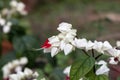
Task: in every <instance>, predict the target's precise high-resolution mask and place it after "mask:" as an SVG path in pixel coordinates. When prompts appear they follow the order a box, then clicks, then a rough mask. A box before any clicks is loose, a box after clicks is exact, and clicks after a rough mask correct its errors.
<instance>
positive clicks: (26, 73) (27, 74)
mask: <svg viewBox="0 0 120 80" xmlns="http://www.w3.org/2000/svg"><path fill="white" fill-rule="evenodd" d="M24 74H25V76H30V75H32V74H33V71H32V70H31V69H29V68H25V70H24Z"/></svg>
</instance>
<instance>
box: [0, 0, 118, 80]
mask: <svg viewBox="0 0 120 80" xmlns="http://www.w3.org/2000/svg"><path fill="white" fill-rule="evenodd" d="M21 1H23V2H24V3H25V4H26V6H27V7H26V10H27V11H28V12H29V14H28V15H27V16H26V17H24V18H23V19H22V20H21V22H20V23H21V24H22V25H26V26H29V29H27V30H28V34H29V35H25V36H22V37H17V38H15V39H14V41H12V42H13V45H14V50H13V51H12V52H10V54H7V55H3V56H2V57H1V61H3V63H0V66H1V67H2V66H3V65H4V64H5V63H7V62H8V61H9V60H12V59H15V58H19V57H21V56H23V55H24V56H27V57H28V58H29V60H30V61H31V62H30V63H29V64H28V66H29V67H31V68H37V69H40V70H42V71H43V72H44V75H45V76H49V79H50V80H62V79H63V77H64V76H63V74H62V70H63V69H64V68H65V67H66V66H68V65H70V64H71V63H72V62H73V59H74V58H75V57H78V58H79V56H78V55H79V54H78V55H76V54H70V55H68V56H64V54H58V55H57V56H56V57H54V58H51V57H50V55H49V54H43V52H42V51H38V52H34V51H31V50H30V49H32V48H39V47H40V46H41V45H42V44H43V42H44V41H45V40H46V39H47V38H48V37H51V36H52V35H56V34H57V33H58V31H57V30H56V29H57V27H58V24H59V23H61V22H68V23H71V24H72V25H73V28H76V29H77V30H78V35H79V37H80V38H87V39H91V40H95V39H97V40H102V41H104V40H108V41H110V42H111V43H112V44H113V45H115V41H117V40H120V0H21ZM8 2H9V0H0V8H2V7H4V6H6V7H7V4H8ZM30 35H32V36H30ZM22 42H23V43H25V44H24V45H22V44H21V43H22ZM21 46H22V47H21ZM23 46H24V47H23ZM13 53H14V54H15V55H14V54H13ZM21 53H22V55H21ZM73 53H74V52H73ZM78 53H80V52H78ZM16 54H17V56H16ZM8 57H9V59H8V60H7V59H6V58H8ZM1 61H0V62H1ZM47 63H49V64H47ZM43 64H45V66H44V65H43ZM34 65H36V66H34ZM54 68H55V69H54ZM58 71H60V74H59V73H57V72H58ZM56 74H58V76H56Z"/></svg>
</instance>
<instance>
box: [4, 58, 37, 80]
mask: <svg viewBox="0 0 120 80" xmlns="http://www.w3.org/2000/svg"><path fill="white" fill-rule="evenodd" d="M27 63H28V59H27V58H26V57H22V58H20V59H16V60H13V61H12V62H9V63H7V64H6V65H4V66H3V68H2V71H3V80H29V79H30V80H35V79H36V78H37V77H38V73H37V72H33V71H32V70H30V69H29V68H25V70H24V71H23V68H24V66H25V65H26V64H27Z"/></svg>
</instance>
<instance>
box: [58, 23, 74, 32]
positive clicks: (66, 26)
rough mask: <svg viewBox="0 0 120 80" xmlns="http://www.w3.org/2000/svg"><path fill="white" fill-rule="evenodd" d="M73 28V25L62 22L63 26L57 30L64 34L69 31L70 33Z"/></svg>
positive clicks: (60, 25)
mask: <svg viewBox="0 0 120 80" xmlns="http://www.w3.org/2000/svg"><path fill="white" fill-rule="evenodd" d="M71 28H72V25H71V24H69V23H65V22H62V23H61V24H59V27H58V28H57V30H58V31H60V32H62V33H66V32H68V31H70V30H71Z"/></svg>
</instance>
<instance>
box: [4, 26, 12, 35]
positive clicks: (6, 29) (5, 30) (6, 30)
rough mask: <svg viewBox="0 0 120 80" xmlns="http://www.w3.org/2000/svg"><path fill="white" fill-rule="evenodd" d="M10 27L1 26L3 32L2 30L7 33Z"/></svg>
mask: <svg viewBox="0 0 120 80" xmlns="http://www.w3.org/2000/svg"><path fill="white" fill-rule="evenodd" d="M10 29H11V27H10V26H4V27H3V32H4V33H9V32H10Z"/></svg>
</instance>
